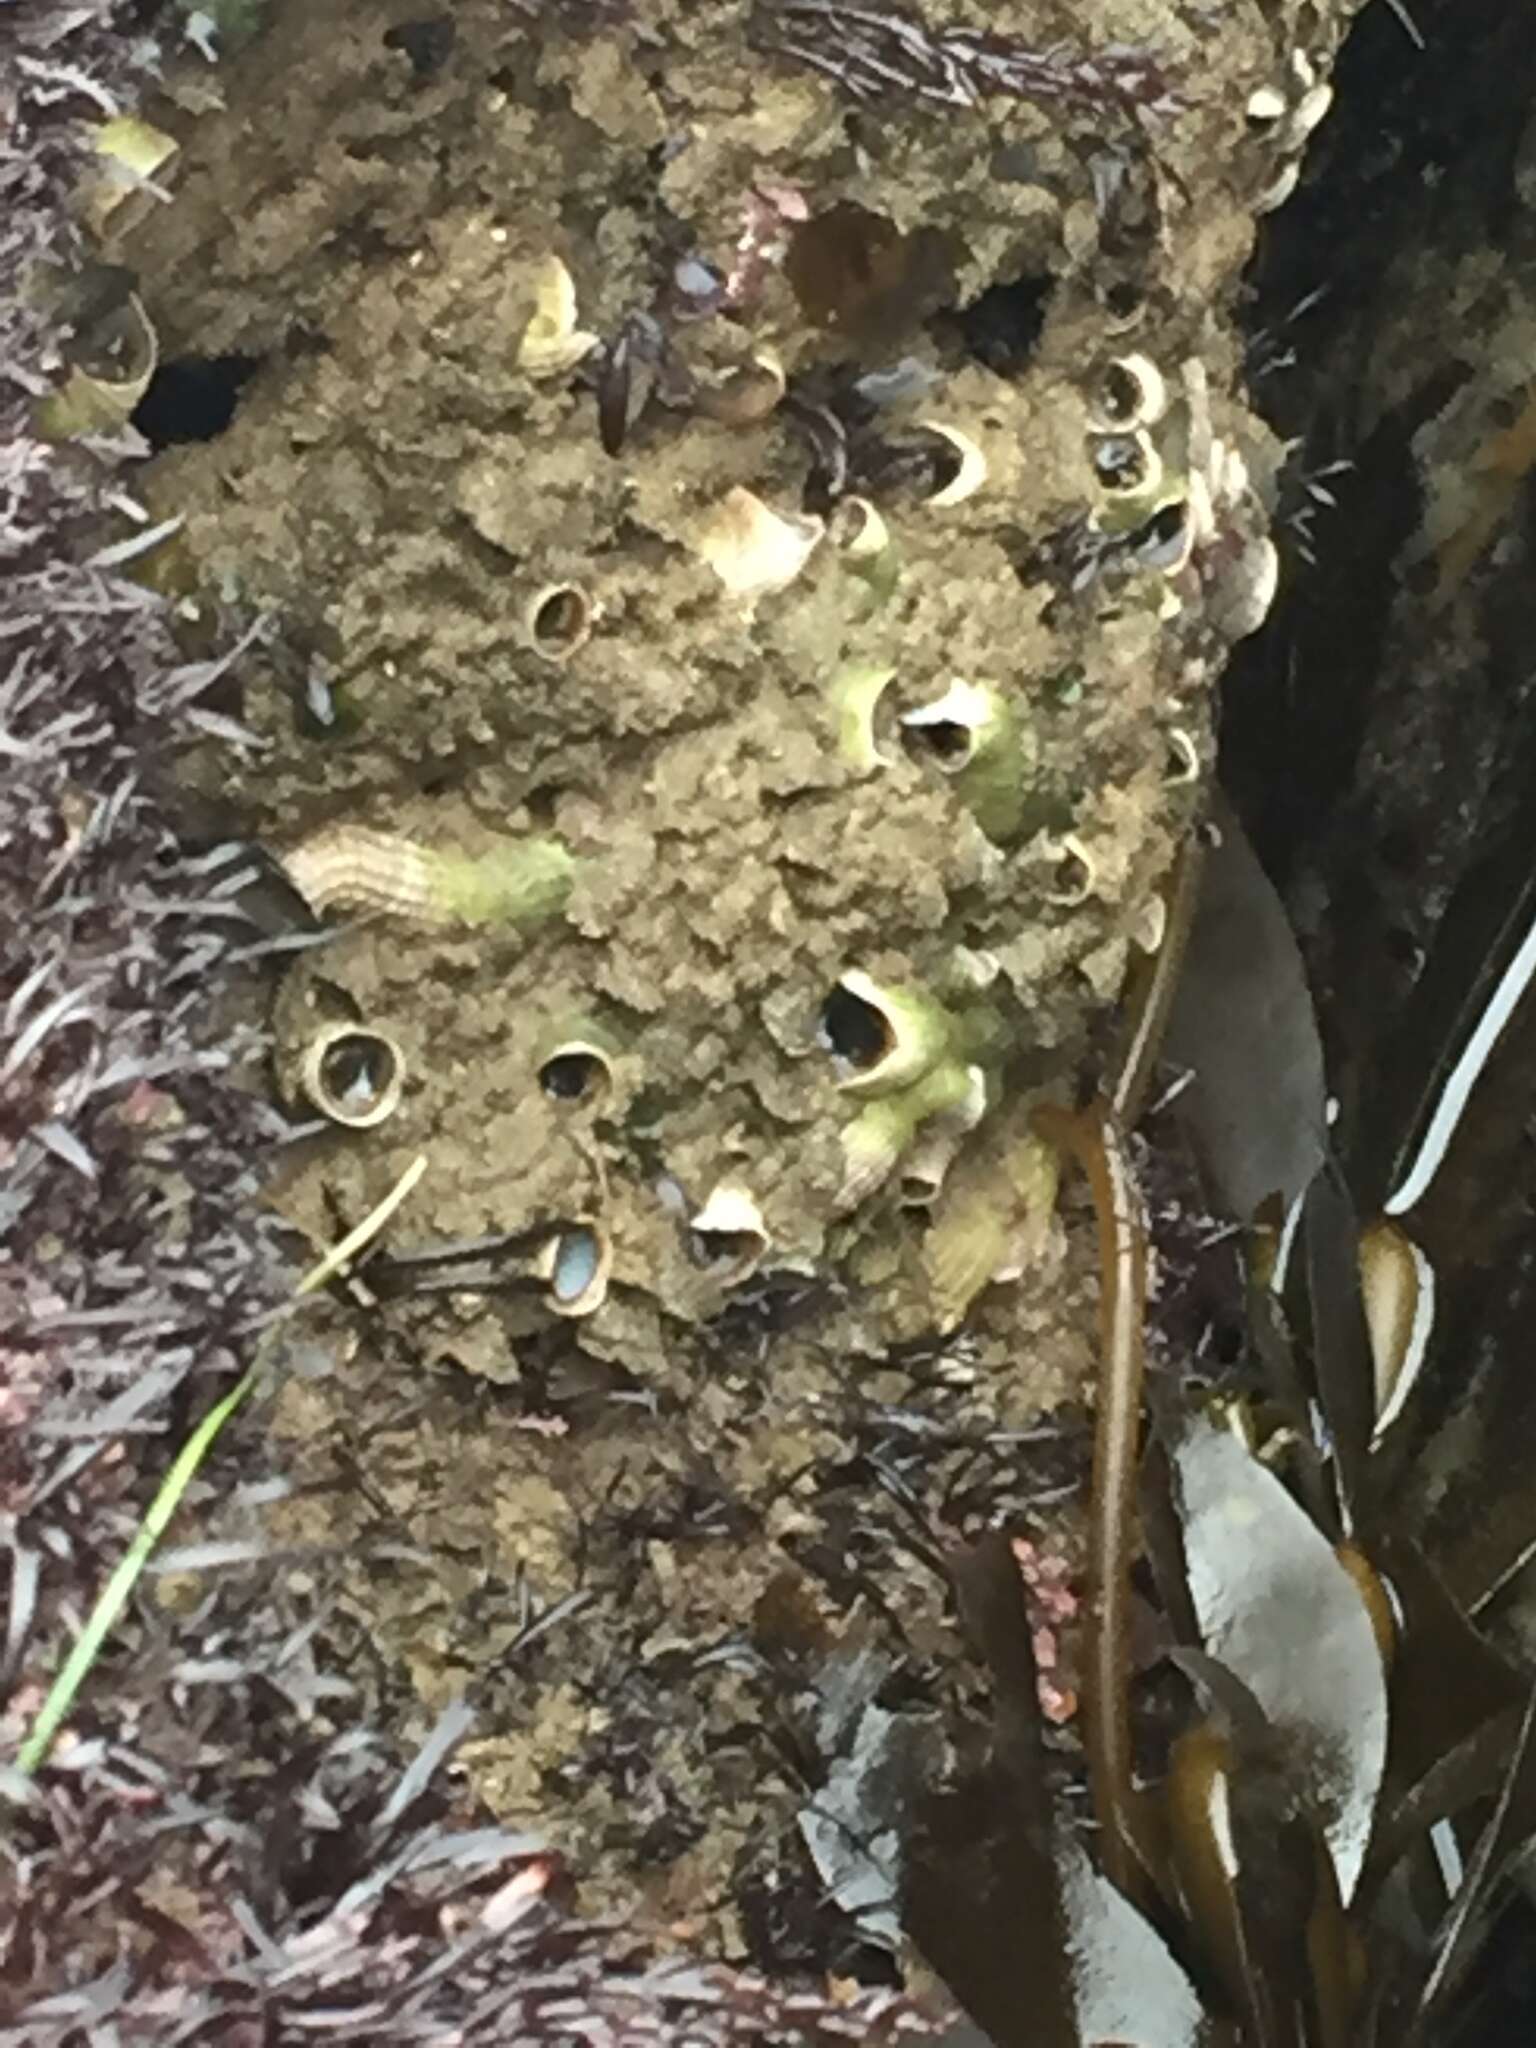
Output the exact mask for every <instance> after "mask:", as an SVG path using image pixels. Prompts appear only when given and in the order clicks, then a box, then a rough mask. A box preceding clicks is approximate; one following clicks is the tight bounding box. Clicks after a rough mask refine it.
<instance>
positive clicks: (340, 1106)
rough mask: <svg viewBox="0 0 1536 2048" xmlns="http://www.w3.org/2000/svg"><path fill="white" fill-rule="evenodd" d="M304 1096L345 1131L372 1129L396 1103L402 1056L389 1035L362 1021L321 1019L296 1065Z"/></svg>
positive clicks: (401, 1078) (402, 1072)
mask: <svg viewBox="0 0 1536 2048" xmlns="http://www.w3.org/2000/svg"><path fill="white" fill-rule="evenodd" d="M298 1081H299V1087H300V1089H301V1090H302V1091H303V1094H304V1096H305V1097H306V1099H307V1100H308V1101H309V1102H310V1103H312V1104H313V1105H314V1107H315V1108H316V1109H318V1110H319V1112H320V1114H321V1115H322V1116H325V1117H329V1118H330V1120H331V1122H332V1123H335V1124H344V1125H346V1127H347V1128H348V1129H349V1130H354V1131H366V1130H371V1129H372V1128H373V1127H374V1126H375V1125H376V1124H381V1123H384V1122H385V1121H386V1119H388V1118H389V1117H391V1116H393V1115H394V1113H395V1111H396V1110H397V1109H398V1108H399V1107H400V1095H401V1091H402V1089H403V1087H404V1085H405V1055H404V1054H403V1053H402V1052H401V1050H400V1048H399V1046H398V1045H397V1044H396V1043H395V1041H394V1039H392V1038H389V1037H386V1036H385V1034H384V1033H383V1032H382V1031H374V1030H371V1029H370V1028H369V1027H368V1026H367V1025H363V1024H339V1023H338V1024H322V1025H321V1027H320V1029H319V1030H318V1031H317V1032H316V1033H315V1035H314V1037H313V1038H312V1039H311V1040H310V1041H309V1043H308V1045H307V1046H306V1047H305V1048H304V1052H303V1055H302V1058H301V1060H300V1062H299V1070H298Z"/></svg>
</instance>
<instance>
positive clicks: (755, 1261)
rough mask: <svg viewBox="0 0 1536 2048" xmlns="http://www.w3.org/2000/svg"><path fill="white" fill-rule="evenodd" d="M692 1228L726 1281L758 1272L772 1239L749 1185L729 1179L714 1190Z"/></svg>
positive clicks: (701, 1248)
mask: <svg viewBox="0 0 1536 2048" xmlns="http://www.w3.org/2000/svg"><path fill="white" fill-rule="evenodd" d="M688 1228H689V1229H690V1230H691V1231H692V1233H693V1236H694V1239H695V1241H696V1244H697V1246H698V1249H699V1251H700V1253H701V1254H702V1255H703V1257H704V1258H705V1260H706V1261H707V1262H708V1263H709V1265H710V1266H711V1267H712V1269H713V1271H714V1273H715V1276H716V1278H717V1279H719V1280H721V1281H725V1282H733V1281H737V1280H744V1279H746V1278H747V1276H748V1275H749V1274H751V1273H753V1272H755V1271H756V1270H757V1267H758V1266H759V1265H760V1264H761V1263H762V1259H763V1255H764V1253H765V1252H766V1251H767V1249H768V1245H769V1242H770V1240H769V1236H768V1229H767V1226H766V1224H765V1223H764V1222H763V1212H762V1210H761V1209H759V1207H758V1206H757V1203H756V1202H755V1201H754V1200H753V1199H752V1197H751V1195H749V1194H748V1192H747V1190H746V1189H745V1188H743V1187H737V1186H733V1185H732V1184H731V1183H729V1182H722V1183H721V1184H720V1186H719V1187H717V1188H715V1189H714V1190H713V1192H712V1193H711V1194H710V1197H709V1199H708V1201H707V1202H706V1203H705V1204H704V1206H703V1208H702V1209H700V1210H699V1211H698V1213H697V1214H696V1215H694V1216H692V1217H690V1218H689V1223H688Z"/></svg>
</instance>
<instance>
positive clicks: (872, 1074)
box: [821, 967, 954, 1096]
mask: <svg viewBox="0 0 1536 2048" xmlns="http://www.w3.org/2000/svg"><path fill="white" fill-rule="evenodd" d="M953 1037H954V1024H953V1019H952V1018H951V1017H950V1015H949V1012H948V1011H947V1010H946V1009H945V1008H944V1006H943V1004H942V1003H938V1002H935V1000H934V999H933V997H932V996H930V995H928V994H927V993H926V992H925V991H924V990H922V989H917V988H885V987H882V986H881V985H880V984H879V983H878V982H876V981H873V980H871V978H870V977H869V975H867V974H865V973H864V972H863V970H862V969H861V968H857V967H853V968H850V969H849V970H848V972H847V973H846V974H844V975H843V976H841V978H840V979H839V981H838V983H837V986H836V988H835V989H834V990H833V992H832V994H831V996H830V997H829V998H828V1000H827V1003H826V1006H825V1008H824V1009H823V1011H822V1019H821V1038H822V1042H823V1044H825V1045H826V1046H827V1048H828V1049H829V1050H830V1052H831V1053H832V1055H833V1058H834V1059H835V1060H836V1062H837V1066H838V1076H839V1078H838V1086H839V1087H840V1088H841V1089H842V1090H843V1092H844V1094H846V1095H871V1096H878V1095H890V1094H893V1093H895V1092H896V1091H897V1090H898V1089H905V1088H909V1087H910V1086H911V1085H912V1083H913V1082H915V1081H919V1080H921V1079H922V1077H923V1076H924V1075H925V1074H927V1073H929V1072H931V1071H932V1069H933V1068H934V1067H936V1066H937V1065H938V1064H939V1062H940V1061H941V1060H942V1059H943V1058H944V1057H945V1055H946V1053H948V1051H949V1049H950V1046H951V1043H952V1041H953Z"/></svg>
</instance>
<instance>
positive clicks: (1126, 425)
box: [1089, 355, 1168, 434]
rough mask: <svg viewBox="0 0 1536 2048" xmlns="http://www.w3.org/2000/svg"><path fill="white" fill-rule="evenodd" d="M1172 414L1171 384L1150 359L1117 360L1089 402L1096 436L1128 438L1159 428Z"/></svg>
mask: <svg viewBox="0 0 1536 2048" xmlns="http://www.w3.org/2000/svg"><path fill="white" fill-rule="evenodd" d="M1167 410H1168V384H1167V380H1166V379H1165V378H1164V376H1163V373H1162V371H1161V370H1160V369H1159V368H1158V367H1157V365H1156V363H1154V362H1153V360H1152V358H1151V357H1150V356H1143V355H1127V356H1114V357H1112V358H1111V360H1110V361H1109V362H1108V363H1106V365H1105V366H1104V371H1103V374H1102V375H1101V376H1100V378H1099V381H1098V386H1097V389H1096V390H1095V392H1094V394H1093V396H1092V398H1091V399H1090V401H1089V424H1090V425H1091V426H1092V427H1093V429H1094V431H1095V432H1096V433H1103V434H1124V433H1126V432H1128V431H1130V430H1131V429H1132V428H1135V427H1148V426H1153V425H1155V424H1156V422H1157V421H1158V420H1160V419H1161V418H1162V416H1163V414H1164V413H1165V412H1166V411H1167Z"/></svg>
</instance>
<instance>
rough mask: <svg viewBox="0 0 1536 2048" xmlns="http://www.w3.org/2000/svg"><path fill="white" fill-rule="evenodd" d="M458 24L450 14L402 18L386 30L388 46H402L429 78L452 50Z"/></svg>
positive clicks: (413, 67)
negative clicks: (414, 19)
mask: <svg viewBox="0 0 1536 2048" xmlns="http://www.w3.org/2000/svg"><path fill="white" fill-rule="evenodd" d="M457 34H458V28H457V25H456V23H455V22H454V20H453V17H452V16H451V15H447V14H438V15H433V16H431V17H430V18H429V19H427V20H425V21H400V22H396V24H395V26H394V27H393V28H390V29H386V30H385V31H384V47H385V49H386V50H403V51H404V52H405V54H406V56H407V57H409V58H410V60H411V70H412V71H413V72H414V73H415V75H416V76H417V77H418V78H430V77H431V76H432V74H433V72H434V71H441V69H442V68H443V66H444V65H445V64H446V63H447V61H448V59H449V57H450V56H452V54H453V44H454V38H455V36H456V35H457Z"/></svg>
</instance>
